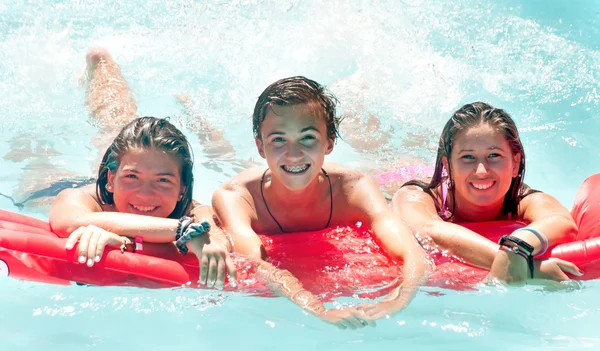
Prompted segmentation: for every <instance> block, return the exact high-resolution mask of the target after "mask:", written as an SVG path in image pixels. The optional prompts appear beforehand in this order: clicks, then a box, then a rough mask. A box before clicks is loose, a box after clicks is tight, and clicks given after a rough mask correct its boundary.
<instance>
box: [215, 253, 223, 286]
mask: <svg viewBox="0 0 600 351" xmlns="http://www.w3.org/2000/svg"><path fill="white" fill-rule="evenodd" d="M224 282H225V260H224V259H222V258H221V259H220V260H219V261H218V262H217V281H216V282H215V287H216V288H217V289H222V288H223V283H224Z"/></svg>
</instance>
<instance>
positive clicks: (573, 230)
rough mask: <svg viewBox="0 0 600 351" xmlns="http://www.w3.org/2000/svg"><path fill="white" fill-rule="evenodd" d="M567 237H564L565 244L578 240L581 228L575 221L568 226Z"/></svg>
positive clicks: (571, 221)
mask: <svg viewBox="0 0 600 351" xmlns="http://www.w3.org/2000/svg"><path fill="white" fill-rule="evenodd" d="M565 231H566V235H565V237H564V241H565V242H571V241H575V240H577V236H578V235H579V228H577V225H576V224H575V222H573V220H570V221H569V223H568V224H567V228H566V230H565Z"/></svg>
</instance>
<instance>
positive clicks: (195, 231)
mask: <svg viewBox="0 0 600 351" xmlns="http://www.w3.org/2000/svg"><path fill="white" fill-rule="evenodd" d="M209 231H210V223H208V222H207V221H202V222H196V223H191V219H190V222H187V223H184V224H182V225H181V233H178V234H177V240H176V241H175V246H177V249H178V250H179V252H181V253H182V254H184V255H185V254H187V253H188V248H187V245H186V244H187V242H188V241H191V240H192V239H193V238H195V237H197V236H200V235H202V234H204V233H208V232H209Z"/></svg>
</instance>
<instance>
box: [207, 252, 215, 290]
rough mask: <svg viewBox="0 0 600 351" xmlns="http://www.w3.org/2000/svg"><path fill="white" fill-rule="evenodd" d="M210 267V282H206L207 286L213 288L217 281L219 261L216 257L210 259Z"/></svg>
mask: <svg viewBox="0 0 600 351" xmlns="http://www.w3.org/2000/svg"><path fill="white" fill-rule="evenodd" d="M208 262H209V266H208V280H207V281H206V286H207V287H209V288H212V287H214V286H215V281H216V280H217V265H218V263H217V260H216V259H215V257H214V256H213V257H210V258H209V261H208Z"/></svg>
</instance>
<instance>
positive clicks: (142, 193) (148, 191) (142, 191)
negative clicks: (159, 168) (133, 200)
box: [137, 181, 154, 198]
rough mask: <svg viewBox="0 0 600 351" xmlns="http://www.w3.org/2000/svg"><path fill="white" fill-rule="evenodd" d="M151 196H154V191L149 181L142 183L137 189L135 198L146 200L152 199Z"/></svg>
mask: <svg viewBox="0 0 600 351" xmlns="http://www.w3.org/2000/svg"><path fill="white" fill-rule="evenodd" d="M153 195H154V189H153V188H152V182H151V181H146V182H143V183H142V185H141V186H140V188H139V191H138V193H137V196H138V197H142V198H147V197H152V196H153Z"/></svg>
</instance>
